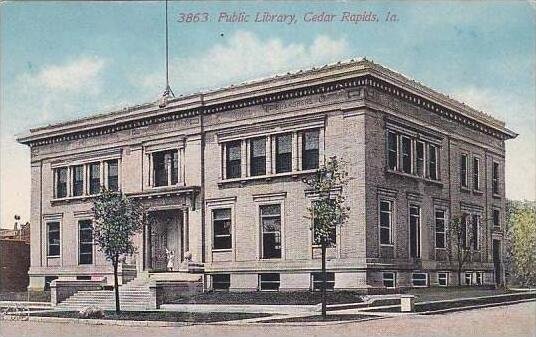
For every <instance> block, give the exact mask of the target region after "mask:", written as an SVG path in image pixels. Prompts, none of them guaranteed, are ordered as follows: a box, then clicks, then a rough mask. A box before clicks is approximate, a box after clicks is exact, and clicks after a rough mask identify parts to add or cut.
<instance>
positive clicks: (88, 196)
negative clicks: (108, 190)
mask: <svg viewBox="0 0 536 337" xmlns="http://www.w3.org/2000/svg"><path fill="white" fill-rule="evenodd" d="M113 192H121V190H118V191H113ZM99 195H101V194H100V193H97V194H85V195H78V196H75V197H64V198H53V199H51V200H50V202H51V203H59V202H71V201H85V200H86V199H93V198H96V197H98V196H99Z"/></svg>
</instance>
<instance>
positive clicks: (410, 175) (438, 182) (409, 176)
mask: <svg viewBox="0 0 536 337" xmlns="http://www.w3.org/2000/svg"><path fill="white" fill-rule="evenodd" d="M387 173H390V174H395V175H398V176H402V177H407V178H413V179H415V180H422V181H424V182H426V183H430V184H435V185H438V186H441V187H443V185H444V184H443V182H442V181H440V180H432V179H429V178H424V177H419V176H416V175H413V174H409V173H404V172H400V171H394V170H391V169H387Z"/></svg>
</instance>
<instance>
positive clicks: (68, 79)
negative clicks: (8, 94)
mask: <svg viewBox="0 0 536 337" xmlns="http://www.w3.org/2000/svg"><path fill="white" fill-rule="evenodd" d="M104 65H105V62H104V60H101V59H96V58H87V57H83V58H80V59H77V60H75V61H72V62H70V63H67V64H64V65H59V66H58V65H51V66H48V67H45V68H44V69H43V70H42V71H41V72H39V73H38V74H37V76H35V78H33V79H35V80H36V83H37V84H38V85H41V86H43V87H44V88H46V89H49V90H61V91H73V92H79V91H82V90H88V89H89V90H90V91H91V92H95V93H98V91H99V89H100V87H99V85H98V79H99V74H100V72H101V70H102V68H103V67H104ZM30 79H32V78H30Z"/></svg>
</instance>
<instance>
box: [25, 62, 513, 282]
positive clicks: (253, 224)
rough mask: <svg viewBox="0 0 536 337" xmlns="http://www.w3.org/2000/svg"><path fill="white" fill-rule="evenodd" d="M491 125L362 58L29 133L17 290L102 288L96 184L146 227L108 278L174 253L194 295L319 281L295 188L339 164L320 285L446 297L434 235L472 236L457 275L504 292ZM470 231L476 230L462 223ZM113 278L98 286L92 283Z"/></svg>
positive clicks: (497, 157) (498, 165)
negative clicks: (338, 193) (23, 260)
mask: <svg viewBox="0 0 536 337" xmlns="http://www.w3.org/2000/svg"><path fill="white" fill-rule="evenodd" d="M514 137H516V134H515V133H514V132H512V131H510V130H508V129H507V128H506V127H505V125H504V123H503V122H501V121H498V120H496V119H494V118H492V117H490V116H488V115H486V114H484V113H482V112H479V111H476V110H474V109H472V108H470V107H468V106H467V105H464V104H462V103H459V102H457V101H455V100H453V99H451V98H449V97H447V96H445V95H442V94H440V93H438V92H436V91H433V90H431V89H429V88H427V87H425V86H423V85H421V84H419V83H417V82H415V81H413V80H410V79H408V78H406V77H404V76H402V75H400V74H398V73H396V72H393V71H391V70H389V69H387V68H384V67H382V66H380V65H377V64H374V63H373V62H371V61H368V60H365V59H360V60H357V61H353V60H352V61H349V62H344V63H341V62H339V63H337V64H333V65H328V66H324V67H321V68H318V69H312V70H308V71H299V72H297V73H292V74H290V73H289V74H287V75H283V76H275V77H272V78H269V79H265V80H260V81H256V82H250V83H244V84H240V85H235V86H231V87H227V88H224V89H219V90H214V91H210V92H206V93H198V94H193V95H189V96H184V97H182V96H181V97H178V98H173V99H171V100H169V101H168V102H167V104H165V103H164V104H160V105H159V104H158V103H149V104H145V105H141V106H135V107H131V108H128V109H124V110H121V111H117V112H113V113H109V114H104V115H98V116H94V117H89V118H83V119H79V120H75V121H71V122H66V123H60V124H55V125H49V126H45V127H42V128H36V129H32V130H30V132H29V134H28V135H25V136H23V137H21V138H19V142H21V143H24V144H27V145H29V146H30V148H31V172H32V173H31V174H32V205H31V210H32V211H31V213H32V218H31V224H32V230H31V242H32V252H31V261H32V263H31V268H30V288H35V289H39V288H43V287H45V284H46V283H48V282H49V281H50V280H52V279H53V278H56V277H61V278H71V279H75V278H79V279H80V278H82V279H83V278H87V277H94V278H96V277H101V276H110V275H111V273H112V268H111V265H110V264H109V263H107V262H106V261H105V259H104V258H103V256H102V254H100V253H99V252H98V251H97V249H96V247H95V246H94V245H93V244H92V240H91V217H92V212H91V207H92V197H93V196H94V195H95V194H96V193H98V190H99V186H101V185H104V186H106V187H108V188H111V189H115V190H121V191H122V192H124V193H126V194H127V195H129V196H131V197H133V198H138V199H139V200H141V201H142V202H143V203H144V204H145V205H146V207H147V210H148V212H149V213H150V214H151V215H152V216H153V219H154V220H155V221H154V222H153V223H152V225H149V226H148V227H147V228H145V229H144V231H143V233H142V234H140V235H139V237H138V238H137V242H138V244H139V252H138V254H137V255H136V256H134V257H133V258H132V259H131V260H130V261H126V262H125V263H124V264H123V269H122V271H120V272H121V276H125V277H126V274H127V272H128V271H131V270H132V266H133V265H135V266H136V269H137V271H138V272H141V271H163V270H165V269H166V264H167V258H166V248H167V249H169V250H173V251H174V253H175V254H174V256H175V263H174V266H175V269H176V268H177V267H178V266H179V264H180V263H181V261H182V260H183V259H184V257H185V254H186V253H187V252H190V253H191V254H192V260H193V261H195V262H198V263H203V264H204V272H205V273H206V274H208V275H210V277H209V278H208V282H207V284H206V286H207V288H210V289H231V290H258V289H259V290H275V289H279V290H290V289H310V288H312V287H315V286H316V285H318V281H319V277H318V274H317V272H318V271H319V269H320V251H319V248H318V247H316V246H315V245H314V244H313V240H312V238H313V236H312V231H311V223H310V221H309V220H307V219H306V218H305V216H306V214H307V213H306V212H307V206H308V205H309V204H310V203H311V202H312V201H313V200H314V196H312V195H310V193H308V192H307V191H306V190H305V185H304V183H303V182H302V178H303V177H304V176H305V175H308V174H312V173H313V172H315V170H316V169H317V168H318V167H319V165H322V163H323V162H324V161H325V160H326V158H328V157H330V156H337V157H338V158H340V159H342V160H344V161H346V162H347V167H346V169H347V171H348V172H349V175H350V177H351V178H352V179H351V180H350V182H349V184H348V186H347V188H346V190H345V191H344V193H346V195H347V205H348V206H349V207H350V209H351V210H350V218H349V221H348V223H347V224H345V225H344V226H343V227H341V228H339V229H338V230H337V231H336V233H334V234H333V235H334V236H335V237H336V246H335V247H333V248H329V251H328V258H329V261H328V263H327V268H328V272H329V274H328V284H329V285H330V287H333V288H335V289H366V288H371V287H372V288H394V287H411V286H414V287H420V286H446V285H453V284H456V273H455V269H454V268H452V267H451V264H450V263H449V262H448V260H447V250H446V249H445V248H446V247H447V245H448V244H449V235H448V230H446V229H445V227H446V226H447V225H448V222H449V219H450V218H452V217H458V216H463V218H464V219H466V221H467V226H466V227H467V228H466V230H467V232H468V233H474V234H475V235H477V237H478V240H477V242H476V243H474V245H475V250H476V252H475V253H474V254H473V255H472V256H471V259H470V261H469V263H468V264H467V266H466V268H467V273H466V274H464V276H463V277H464V279H466V280H467V282H468V283H471V284H494V283H502V280H503V271H502V268H501V251H502V245H501V240H502V239H503V236H502V230H501V226H502V223H503V221H504V213H505V194H504V191H505V186H504V162H505V159H504V158H505V147H504V142H505V140H508V139H511V138H514ZM473 223H475V225H474V226H473ZM108 279H109V280H110V281H111V279H112V278H111V277H109V278H108Z"/></svg>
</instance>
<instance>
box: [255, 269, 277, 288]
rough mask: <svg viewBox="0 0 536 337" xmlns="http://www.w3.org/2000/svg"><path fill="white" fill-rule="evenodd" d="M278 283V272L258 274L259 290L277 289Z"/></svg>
mask: <svg viewBox="0 0 536 337" xmlns="http://www.w3.org/2000/svg"><path fill="white" fill-rule="evenodd" d="M279 285H280V277H279V274H276V273H267V274H259V288H260V290H263V291H264V290H267V291H278V290H279Z"/></svg>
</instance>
